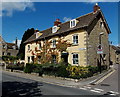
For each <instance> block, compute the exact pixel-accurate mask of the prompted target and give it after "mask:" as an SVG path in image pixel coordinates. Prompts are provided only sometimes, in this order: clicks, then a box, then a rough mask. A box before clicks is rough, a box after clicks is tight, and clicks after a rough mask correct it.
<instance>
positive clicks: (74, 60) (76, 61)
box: [72, 53, 79, 64]
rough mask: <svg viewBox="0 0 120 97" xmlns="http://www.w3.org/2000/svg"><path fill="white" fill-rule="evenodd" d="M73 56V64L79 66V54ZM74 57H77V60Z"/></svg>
mask: <svg viewBox="0 0 120 97" xmlns="http://www.w3.org/2000/svg"><path fill="white" fill-rule="evenodd" d="M72 56H73V64H79V60H78V59H79V54H78V53H73V54H72ZM74 56H76V58H75V57H74Z"/></svg>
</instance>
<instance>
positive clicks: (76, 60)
mask: <svg viewBox="0 0 120 97" xmlns="http://www.w3.org/2000/svg"><path fill="white" fill-rule="evenodd" d="M93 9H94V10H93V12H91V13H88V14H86V15H83V16H80V17H78V18H76V19H73V20H70V21H67V22H65V23H61V22H60V20H59V19H57V20H56V21H55V22H54V26H53V27H51V28H48V29H46V30H43V31H36V32H35V34H34V35H32V36H31V37H30V38H29V39H28V40H27V41H25V44H26V46H25V62H26V63H31V62H34V59H35V58H36V55H37V52H36V51H35V49H38V50H39V52H42V50H41V48H42V47H43V45H44V44H45V42H46V41H49V42H50V43H51V48H53V49H55V50H56V51H58V50H57V48H56V45H57V44H58V40H59V39H60V38H62V39H63V40H64V41H67V42H69V43H71V46H69V47H67V50H66V51H65V52H59V51H58V55H57V56H58V58H57V57H56V55H55V54H53V55H51V56H52V59H53V60H54V61H55V60H57V62H60V61H61V59H62V58H63V59H64V61H65V62H67V63H69V64H71V65H76V66H78V65H79V66H86V65H99V64H101V65H109V58H110V54H109V42H108V35H109V34H110V33H111V31H110V29H109V26H108V24H107V21H106V19H105V17H104V15H103V13H102V11H101V9H100V7H99V6H98V5H95V6H94V8H93ZM99 49H100V50H101V52H98V50H99ZM47 51H48V52H49V49H47ZM33 52H34V53H36V54H33ZM41 60H42V59H41V56H39V58H38V62H39V63H40V61H41ZM55 62H56V61H55Z"/></svg>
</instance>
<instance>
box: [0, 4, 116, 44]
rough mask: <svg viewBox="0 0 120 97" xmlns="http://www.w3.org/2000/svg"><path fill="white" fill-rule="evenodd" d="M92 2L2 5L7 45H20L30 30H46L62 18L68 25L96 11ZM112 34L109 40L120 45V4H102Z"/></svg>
mask: <svg viewBox="0 0 120 97" xmlns="http://www.w3.org/2000/svg"><path fill="white" fill-rule="evenodd" d="M94 4H95V3H93V2H9V3H8V2H4V3H2V9H0V10H2V13H0V18H2V36H3V38H4V40H5V41H6V42H14V40H15V39H16V37H17V38H18V40H19V43H20V41H21V39H22V36H23V34H24V32H25V31H26V30H27V29H28V28H34V29H38V30H40V31H42V30H45V29H47V28H49V27H52V26H53V23H54V21H55V20H56V19H57V18H59V19H60V21H61V22H65V21H68V20H71V19H74V18H77V17H79V16H82V15H84V14H87V13H90V12H92V11H93V6H94ZM98 5H99V6H100V8H101V10H102V12H103V14H104V16H105V18H106V20H107V23H108V25H109V27H110V30H111V32H112V33H111V34H110V35H109V40H110V41H112V42H113V44H114V45H118V3H117V2H111V3H110V2H107V3H106V2H104V3H103V2H101V3H100V2H99V3H98Z"/></svg>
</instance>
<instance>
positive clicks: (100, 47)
mask: <svg viewBox="0 0 120 97" xmlns="http://www.w3.org/2000/svg"><path fill="white" fill-rule="evenodd" d="M103 34H104V32H101V33H100V34H99V49H102V46H101V36H102V35H103ZM99 71H100V73H101V53H100V64H99Z"/></svg>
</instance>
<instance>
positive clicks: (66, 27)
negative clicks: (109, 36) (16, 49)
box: [24, 11, 110, 43]
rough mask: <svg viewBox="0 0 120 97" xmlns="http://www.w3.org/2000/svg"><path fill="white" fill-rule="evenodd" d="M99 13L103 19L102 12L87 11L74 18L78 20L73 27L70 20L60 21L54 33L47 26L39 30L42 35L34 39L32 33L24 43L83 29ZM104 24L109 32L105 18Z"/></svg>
mask: <svg viewBox="0 0 120 97" xmlns="http://www.w3.org/2000/svg"><path fill="white" fill-rule="evenodd" d="M99 14H101V16H102V17H103V19H104V20H105V18H104V16H103V14H102V12H101V11H98V12H96V13H94V12H91V13H88V14H86V15H83V16H80V17H78V18H76V20H78V21H79V22H78V23H77V25H76V26H75V27H73V28H70V21H67V22H65V23H62V24H60V25H59V27H60V29H58V31H57V32H56V33H52V27H51V28H49V29H46V30H43V31H41V32H40V33H42V35H41V36H40V37H39V38H37V39H35V37H34V36H35V34H34V35H32V36H31V37H30V38H29V39H28V40H27V41H25V42H24V43H28V42H32V41H38V40H41V39H44V38H48V37H51V36H55V35H61V34H63V33H67V32H70V31H74V30H77V29H84V28H87V27H88V26H89V25H90V24H91V22H92V21H93V20H94V19H95V18H96V17H97V16H98V15H99ZM105 25H106V27H107V29H108V32H109V33H110V29H109V27H108V25H107V23H106V20H105Z"/></svg>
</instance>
